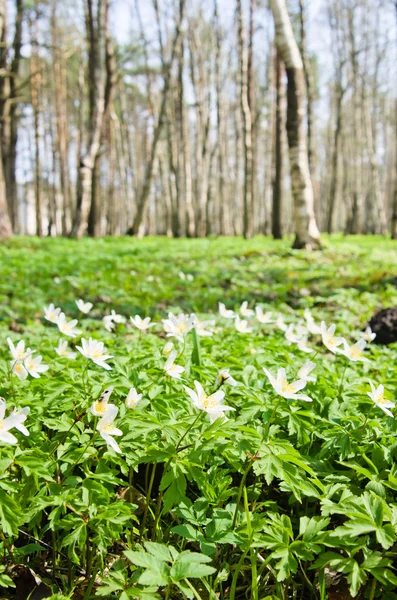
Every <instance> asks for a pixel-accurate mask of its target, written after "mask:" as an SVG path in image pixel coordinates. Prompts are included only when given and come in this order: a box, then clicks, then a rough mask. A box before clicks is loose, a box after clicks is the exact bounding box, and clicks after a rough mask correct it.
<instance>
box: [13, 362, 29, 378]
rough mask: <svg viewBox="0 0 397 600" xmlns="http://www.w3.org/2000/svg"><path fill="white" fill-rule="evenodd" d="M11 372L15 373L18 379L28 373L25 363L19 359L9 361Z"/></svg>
mask: <svg viewBox="0 0 397 600" xmlns="http://www.w3.org/2000/svg"><path fill="white" fill-rule="evenodd" d="M10 365H11V372H12V373H13V374H14V375H16V376H17V377H18V378H19V379H26V378H27V376H28V375H29V373H28V372H27V370H26V368H25V365H24V364H23V362H22V361H20V360H12V361H11V362H10Z"/></svg>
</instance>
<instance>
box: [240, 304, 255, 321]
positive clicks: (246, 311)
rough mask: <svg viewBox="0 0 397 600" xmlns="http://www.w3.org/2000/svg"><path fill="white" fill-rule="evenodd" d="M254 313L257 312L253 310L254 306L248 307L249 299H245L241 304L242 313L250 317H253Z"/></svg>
mask: <svg viewBox="0 0 397 600" xmlns="http://www.w3.org/2000/svg"><path fill="white" fill-rule="evenodd" d="M254 314H255V313H254V311H253V310H252V308H248V300H244V302H243V303H242V305H241V306H240V315H242V316H243V317H247V318H248V319H249V317H253V316H254Z"/></svg>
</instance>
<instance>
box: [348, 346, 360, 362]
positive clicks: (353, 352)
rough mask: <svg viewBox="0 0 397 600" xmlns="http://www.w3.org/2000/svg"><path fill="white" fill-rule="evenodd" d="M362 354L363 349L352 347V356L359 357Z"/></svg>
mask: <svg viewBox="0 0 397 600" xmlns="http://www.w3.org/2000/svg"><path fill="white" fill-rule="evenodd" d="M360 356H361V350H359V349H358V348H354V347H353V348H350V357H351V358H354V359H356V360H357V359H358V358H360Z"/></svg>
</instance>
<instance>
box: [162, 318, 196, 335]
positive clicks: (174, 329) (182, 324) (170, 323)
mask: <svg viewBox="0 0 397 600" xmlns="http://www.w3.org/2000/svg"><path fill="white" fill-rule="evenodd" d="M196 323H197V317H196V315H194V314H192V315H185V314H181V315H173V314H172V313H168V319H163V326H164V331H165V332H166V334H167V337H175V338H176V339H177V340H179V341H180V342H182V341H183V338H184V337H185V335H186V334H187V333H189V331H191V330H192V329H193V328H194V327H195V326H196Z"/></svg>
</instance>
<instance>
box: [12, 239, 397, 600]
mask: <svg viewBox="0 0 397 600" xmlns="http://www.w3.org/2000/svg"><path fill="white" fill-rule="evenodd" d="M290 245H291V240H288V239H287V240H284V241H282V242H274V241H272V240H270V239H266V238H262V237H257V238H255V239H253V240H250V241H244V240H242V239H235V238H224V239H222V238H219V239H200V240H185V239H181V240H170V239H166V238H145V239H142V240H136V239H131V238H108V239H98V240H93V239H84V240H82V241H80V242H76V241H72V240H68V239H41V240H39V239H36V238H15V239H12V240H9V241H6V242H3V243H2V244H0V305H1V309H0V397H1V398H4V400H2V399H1V398H0V534H1V535H0V556H1V557H4V560H3V558H2V562H0V598H3V597H4V598H9V599H11V598H27V597H29V594H30V593H32V591H33V590H34V589H35V588H36V587H37V585H38V583H37V582H38V581H40V580H41V581H42V584H41V585H42V589H41V592H42V595H41V596H40V598H44V597H48V598H50V597H51V598H52V599H53V600H61V598H72V599H75V600H88V599H89V598H94V597H98V596H101V597H104V598H106V599H108V600H110V599H115V600H116V599H117V600H132V599H136V598H138V599H139V600H160V599H161V598H165V599H167V600H171V599H172V600H173V599H183V598H194V599H195V600H207V599H208V600H217V599H219V598H221V599H222V600H243V599H246V598H249V599H251V600H259V599H265V598H266V599H268V600H276V599H283V600H292V599H293V598H304V599H305V600H311V599H313V600H326V599H327V598H328V600H330V599H331V598H338V599H342V598H343V599H346V598H350V597H356V598H364V597H365V598H371V600H374V598H388V600H396V599H397V594H396V593H395V590H396V589H397V587H396V586H397V573H396V572H395V570H394V569H395V565H396V564H397V562H396V560H397V550H396V548H397V502H396V500H395V494H396V490H397V469H396V467H395V457H396V454H397V446H396V443H395V439H396V438H395V436H396V432H397V425H396V424H395V420H394V419H393V418H392V417H393V416H394V414H396V409H395V400H396V393H397V384H396V380H397V377H396V375H397V361H396V358H397V344H392V345H390V346H381V345H377V344H376V343H369V344H367V346H366V347H365V349H363V348H362V345H363V344H362V342H363V329H364V328H365V326H366V324H367V322H368V320H369V319H370V317H371V316H372V315H373V314H374V312H376V311H377V310H380V309H382V308H384V307H391V306H397V260H396V256H397V246H396V243H393V242H392V241H390V240H386V239H384V238H380V237H369V236H367V237H349V238H344V237H342V236H334V237H332V238H327V237H325V239H324V245H325V247H324V249H323V250H322V251H320V252H304V251H295V250H292V249H291V247H290ZM79 299H83V300H84V302H90V303H92V304H93V307H92V308H91V310H89V307H85V306H83V307H82V308H83V310H88V313H87V314H85V313H83V312H82V311H81V310H80V308H81V305H80V308H79V307H78V306H77V305H76V301H78V300H79ZM219 302H221V303H224V304H225V305H226V309H225V310H231V311H233V314H226V316H225V313H222V314H219V306H218V303H219ZM243 302H247V304H246V305H243V306H241V305H242V304H243ZM50 304H54V305H55V307H59V310H62V312H64V313H65V315H66V324H67V323H68V322H69V319H78V323H77V324H74V329H76V328H77V330H78V331H74V329H73V324H72V326H71V328H68V327H69V326H68V325H66V326H65V321H62V320H61V319H60V317H59V314H58V313H59V311H58V312H56V311H55V312H54V310H52V309H51V310H49V311H47V313H46V314H47V317H48V318H47V320H46V319H45V318H44V314H45V313H44V307H48V306H49V305H50ZM255 308H256V309H257V313H256V314H255V312H254V310H253V309H255ZM261 309H262V310H261ZM111 311H115V312H114V313H113V315H112V314H111ZM268 311H269V312H271V313H272V315H271V316H268V317H266V313H267V312H268ZM308 311H309V312H308ZM170 312H171V313H174V314H175V315H176V314H180V313H181V312H182V313H187V315H189V314H190V313H192V312H194V313H196V315H197V317H198V319H199V323H198V324H197V321H193V320H192V319H191V318H189V317H188V316H187V315H186V316H185V317H183V316H182V317H180V320H179V321H178V322H177V324H176V325H175V322H173V321H172V318H171V321H166V322H164V321H163V320H164V319H167V315H168V313H170ZM264 314H265V316H263V315H264ZM118 315H121V317H120V316H118ZM135 315H140V316H141V317H142V318H143V317H151V319H152V321H153V326H152V327H150V328H149V329H148V331H147V332H146V333H142V332H140V331H138V329H137V328H136V325H137V324H138V325H139V324H140V323H139V321H135V324H134V323H132V322H131V321H130V317H133V316H135ZM227 317H229V318H227ZM261 319H262V320H261ZM203 321H204V322H203ZM321 321H325V323H326V324H327V327H329V326H330V325H331V324H335V325H336V335H337V336H344V338H345V342H344V343H343V344H342V342H341V341H339V347H338V350H337V351H336V353H335V348H333V346H332V343H331V342H330V341H329V338H328V337H327V335H328V334H327V335H326V334H324V332H323V333H322V334H321V332H320V327H319V326H320V322H321ZM200 322H201V323H200ZM287 326H289V327H288V329H287ZM285 329H287V333H286V332H285ZM167 332H168V333H171V334H172V333H174V334H175V335H171V336H167V335H166V334H167ZM331 337H332V336H331ZM7 338H9V340H8V339H7ZM88 338H93V340H94V341H93V342H91V341H90V342H88ZM22 340H23V341H22ZM299 340H300V341H301V342H302V344H300V343H299ZM327 340H328V341H327ZM357 340H360V341H359V342H358V344H359V347H356V346H354V345H353V344H355V343H356V342H357ZM169 341H171V342H172V343H173V351H172V352H171V353H170V351H168V350H167V349H166V347H165V344H166V342H169ZM331 341H332V340H331ZM368 341H369V340H368ZM96 342H103V343H104V345H105V347H104V348H102V346H100V344H99V345H95V344H96ZM375 342H376V340H375ZM17 344H18V345H17ZM24 344H25V345H24ZM66 344H67V345H66ZM90 344H91V345H90ZM360 344H361V346H360ZM30 348H32V349H33V351H34V353H33V354H31V352H32V351H31V350H30ZM361 350H363V351H362V352H361ZM174 351H175V353H173V352H174ZM167 352H168V353H167ZM107 354H108V355H110V356H107ZM38 355H40V356H42V359H41V360H40V359H38V358H37V359H36V357H38ZM170 357H171V358H172V360H170ZM308 359H310V360H313V363H315V367H313V368H314V370H313V371H311V370H310V369H311V366H310V365H309V368H306V367H305V368H304V369H303V371H302V367H303V365H304V364H305V363H306V361H307V360H308ZM35 361H36V362H35ZM284 368H285V369H286V371H287V378H289V380H290V381H294V379H297V378H298V379H300V384H299V385H297V386H295V387H294V385H292V386H291V385H289V384H288V383H287V381H286V380H285V373H284V372H283V371H281V372H280V371H278V369H284ZM225 369H226V370H228V369H229V370H230V376H232V378H234V379H230V378H229V374H228V373H227V372H226V374H225V372H224V370H225ZM277 371H278V376H277V377H278V379H277V380H274V379H273V378H272V375H273V376H274V377H275V376H276V373H277ZM298 371H299V373H297V372H298ZM222 372H223V375H221V376H220V373H221V374H222ZM234 380H236V381H234ZM197 382H199V383H198V384H197ZM200 384H201V385H202V386H203V387H204V389H205V390H206V392H207V393H208V396H207V395H206V394H204V392H203V391H202V388H200ZM372 385H373V386H374V387H370V386H372ZM381 385H384V386H385V391H384V392H383V390H382V389H381V388H378V386H381ZM109 386H113V390H109V392H108V395H107V396H106V394H105V396H104V397H102V400H99V401H96V400H97V399H98V398H99V397H100V396H101V394H102V393H103V392H104V390H105V389H106V390H108V389H109ZM303 388H304V389H303ZM375 389H376V390H377V391H376V393H375V392H374V390H375ZM131 390H133V391H131ZM371 390H372V394H373V397H372V396H371V397H369V396H368V392H371ZM223 392H225V396H224V397H223ZM306 394H307V395H306ZM103 398H104V399H103ZM108 401H109V402H108ZM4 402H6V404H7V406H6V407H5V404H4ZM198 409H199V410H198ZM11 411H16V412H11ZM3 413H4V414H3ZM225 416H227V417H228V420H225V419H224V417H225ZM216 417H218V418H216ZM8 418H9V419H10V420H8V421H7V419H8ZM103 419H105V421H104V420H103ZM106 419H107V421H106ZM114 419H116V420H115V423H116V426H117V428H115V426H114V425H113V420H114ZM18 423H19V424H18ZM7 424H8V425H7ZM25 427H26V428H27V430H28V432H29V433H30V435H29V436H28V435H27V433H28V432H27V431H26V429H25ZM10 429H11V431H10ZM11 434H12V435H11ZM113 436H116V437H113ZM13 586H16V588H15V587H13ZM2 588H4V592H3V591H2ZM51 594H53V596H52V595H51Z"/></svg>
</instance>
